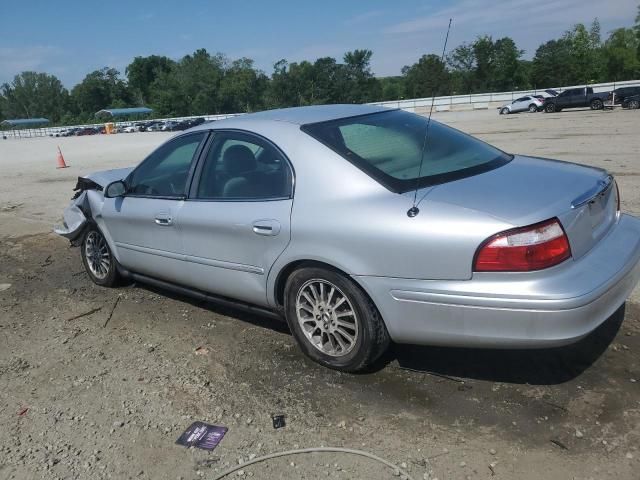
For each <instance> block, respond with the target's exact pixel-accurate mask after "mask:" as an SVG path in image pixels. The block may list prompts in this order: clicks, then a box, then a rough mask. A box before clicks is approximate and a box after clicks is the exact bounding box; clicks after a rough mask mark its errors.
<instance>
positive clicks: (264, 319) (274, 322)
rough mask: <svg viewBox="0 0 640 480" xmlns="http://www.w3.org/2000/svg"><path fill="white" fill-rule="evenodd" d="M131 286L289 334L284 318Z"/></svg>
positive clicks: (153, 288) (150, 287) (143, 286)
mask: <svg viewBox="0 0 640 480" xmlns="http://www.w3.org/2000/svg"><path fill="white" fill-rule="evenodd" d="M132 286H133V287H135V288H141V289H144V290H148V291H149V292H153V293H155V294H156V295H161V296H163V297H167V298H171V299H172V300H176V301H178V302H183V303H188V304H190V305H193V306H194V307H197V308H202V309H204V310H208V311H210V312H211V313H214V314H216V315H223V316H225V317H230V318H233V319H236V320H240V321H242V322H245V323H250V324H251V325H254V326H257V327H263V328H268V329H269V330H273V331H275V332H278V333H286V334H290V333H291V332H290V331H289V326H288V325H287V322H286V321H285V320H284V318H283V319H277V318H274V317H272V316H269V315H266V314H263V313H260V312H258V311H246V310H244V309H242V308H234V307H228V306H226V305H221V304H218V303H215V302H214V301H208V300H201V299H198V298H194V297H190V296H188V295H183V294H181V293H177V292H174V291H172V290H168V289H163V288H160V287H155V286H153V285H149V284H146V283H141V282H140V283H139V282H135V283H132Z"/></svg>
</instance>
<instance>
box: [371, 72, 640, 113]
mask: <svg viewBox="0 0 640 480" xmlns="http://www.w3.org/2000/svg"><path fill="white" fill-rule="evenodd" d="M589 86H590V87H593V91H594V92H596V93H597V92H608V91H611V90H613V89H616V88H620V87H636V86H640V80H627V81H624V82H611V83H596V84H592V85H589ZM577 87H584V85H572V86H566V87H556V88H553V89H552V90H555V91H557V92H562V91H563V90H567V89H568V88H577ZM545 90H548V89H536V90H519V91H514V92H498V93H476V94H471V95H451V96H446V97H435V98H434V99H433V105H434V110H435V111H437V112H442V111H449V110H482V109H487V108H491V107H498V106H501V105H503V104H505V103H507V102H512V101H513V100H515V99H516V98H519V97H523V96H525V95H537V94H540V93H543V92H544V91H545ZM431 100H432V99H431V97H429V98H413V99H409V100H392V101H387V102H372V103H371V105H381V106H385V107H393V108H401V109H403V110H408V111H410V112H418V113H422V112H424V111H426V110H428V109H429V108H430V107H431Z"/></svg>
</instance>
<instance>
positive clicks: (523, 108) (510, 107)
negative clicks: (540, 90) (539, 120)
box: [498, 95, 543, 115]
mask: <svg viewBox="0 0 640 480" xmlns="http://www.w3.org/2000/svg"><path fill="white" fill-rule="evenodd" d="M542 104H543V101H542V100H540V98H538V97H534V96H533V95H527V96H526V97H520V98H516V99H515V100H514V101H513V102H511V103H508V104H506V105H503V106H502V107H498V112H499V113H500V115H508V114H509V113H518V112H530V113H535V112H537V111H538V110H539V109H541V108H542Z"/></svg>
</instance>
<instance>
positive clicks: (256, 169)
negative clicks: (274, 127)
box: [196, 132, 291, 200]
mask: <svg viewBox="0 0 640 480" xmlns="http://www.w3.org/2000/svg"><path fill="white" fill-rule="evenodd" d="M290 195H291V170H290V168H289V165H288V163H287V161H286V160H285V158H284V156H283V155H282V153H280V152H279V151H278V150H277V149H276V148H275V147H274V146H273V145H271V144H269V143H268V142H266V141H264V140H262V139H260V138H257V137H254V136H252V135H247V134H244V133H241V132H223V133H218V134H216V137H215V139H214V141H213V143H212V145H211V147H210V149H209V151H208V153H207V156H206V158H205V161H204V164H203V166H202V172H201V174H200V180H199V182H198V186H197V191H196V198H199V199H208V200H255V199H276V198H288V197H289V196H290Z"/></svg>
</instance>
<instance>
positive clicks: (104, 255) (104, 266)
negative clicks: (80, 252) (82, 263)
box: [84, 230, 111, 280]
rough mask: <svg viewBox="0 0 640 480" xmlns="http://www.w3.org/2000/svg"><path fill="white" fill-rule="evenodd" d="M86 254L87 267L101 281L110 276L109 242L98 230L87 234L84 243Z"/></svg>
mask: <svg viewBox="0 0 640 480" xmlns="http://www.w3.org/2000/svg"><path fill="white" fill-rule="evenodd" d="M84 254H85V257H86V259H87V266H88V267H89V270H90V271H91V274H92V275H94V276H95V277H96V278H97V279H99V280H104V279H105V278H106V277H107V275H109V269H110V268H111V254H110V253H109V247H108V246H107V241H106V240H105V239H104V237H103V236H102V234H100V232H98V231H96V230H91V231H90V232H89V233H88V234H87V238H86V239H85V243H84Z"/></svg>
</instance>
